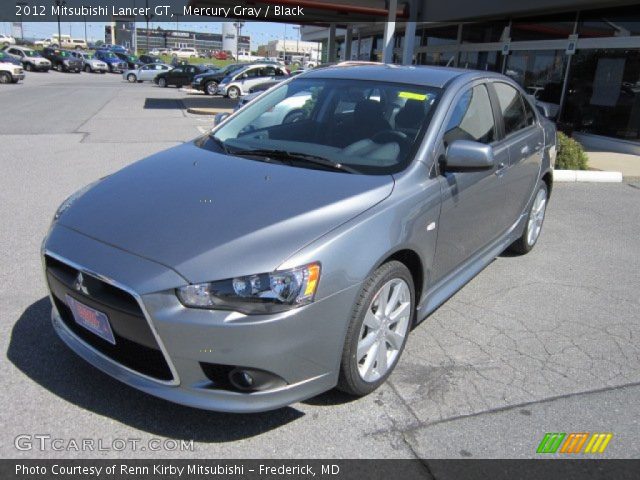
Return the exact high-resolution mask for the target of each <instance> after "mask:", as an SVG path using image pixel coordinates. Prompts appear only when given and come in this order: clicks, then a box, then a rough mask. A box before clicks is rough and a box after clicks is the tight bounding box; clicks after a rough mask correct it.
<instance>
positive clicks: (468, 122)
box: [443, 85, 496, 146]
mask: <svg viewBox="0 0 640 480" xmlns="http://www.w3.org/2000/svg"><path fill="white" fill-rule="evenodd" d="M495 139H496V125H495V121H494V118H493V111H492V109H491V101H490V100H489V92H487V87H486V86H484V85H476V86H475V87H473V88H471V89H469V90H467V91H466V92H464V93H463V94H462V96H461V97H460V98H459V99H458V101H457V102H456V104H455V105H454V106H453V108H452V115H451V118H450V119H449V122H448V124H447V128H446V130H445V133H444V138H443V140H444V143H445V146H447V145H449V144H450V143H451V142H453V141H454V140H471V141H474V142H480V143H487V144H488V143H491V142H493V141H494V140H495Z"/></svg>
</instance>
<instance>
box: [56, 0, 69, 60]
mask: <svg viewBox="0 0 640 480" xmlns="http://www.w3.org/2000/svg"><path fill="white" fill-rule="evenodd" d="M55 2H56V7H58V9H57V12H58V15H57V17H58V48H62V32H61V31H60V7H64V6H65V5H66V4H67V2H65V0H55Z"/></svg>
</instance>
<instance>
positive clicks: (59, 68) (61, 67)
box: [56, 63, 64, 72]
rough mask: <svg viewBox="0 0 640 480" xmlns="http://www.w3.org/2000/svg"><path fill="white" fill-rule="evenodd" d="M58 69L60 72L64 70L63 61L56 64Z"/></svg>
mask: <svg viewBox="0 0 640 480" xmlns="http://www.w3.org/2000/svg"><path fill="white" fill-rule="evenodd" d="M56 70H57V71H59V72H64V66H63V65H62V64H61V63H59V64H57V65H56Z"/></svg>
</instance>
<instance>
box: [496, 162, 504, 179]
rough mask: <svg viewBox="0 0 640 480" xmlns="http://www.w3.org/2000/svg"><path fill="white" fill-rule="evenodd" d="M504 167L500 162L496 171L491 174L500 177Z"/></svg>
mask: <svg viewBox="0 0 640 480" xmlns="http://www.w3.org/2000/svg"><path fill="white" fill-rule="evenodd" d="M505 166H506V165H505V164H504V162H500V163H499V164H498V168H497V169H496V171H495V172H493V173H495V174H496V175H497V176H498V177H501V176H502V175H504V167H505Z"/></svg>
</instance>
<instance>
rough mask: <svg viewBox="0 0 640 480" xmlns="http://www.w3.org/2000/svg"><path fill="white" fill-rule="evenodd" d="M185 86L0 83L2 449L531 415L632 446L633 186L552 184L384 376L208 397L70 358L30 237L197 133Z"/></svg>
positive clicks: (214, 444)
mask: <svg viewBox="0 0 640 480" xmlns="http://www.w3.org/2000/svg"><path fill="white" fill-rule="evenodd" d="M184 98H187V95H186V94H185V93H184V92H182V91H179V90H178V89H175V88H166V89H161V88H159V87H156V86H154V85H152V84H148V83H146V84H128V83H126V82H124V81H122V80H121V77H120V76H119V75H90V74H85V73H82V74H80V75H74V74H60V73H57V72H50V73H45V74H37V73H31V74H29V75H28V77H27V79H26V80H25V81H24V82H22V83H20V84H18V85H2V88H0V105H2V122H0V165H1V166H2V173H1V179H0V185H1V186H2V188H0V215H1V218H2V228H0V338H1V340H0V348H1V349H2V352H3V359H2V362H1V364H0V375H1V377H2V379H3V388H2V391H1V392H0V403H1V404H2V408H1V409H0V424H2V425H3V428H2V433H0V455H1V456H2V457H5V458H16V457H43V456H46V457H60V458H61V457H87V456H89V457H93V458H109V457H134V456H139V457H156V456H157V455H158V453H157V452H153V451H150V450H149V449H146V450H136V451H133V450H132V449H131V448H126V449H125V450H123V451H115V450H113V449H112V450H110V451H99V452H98V451H96V452H93V453H91V454H87V453H86V452H77V451H75V450H73V449H72V450H63V451H52V450H48V451H45V452H41V451H39V450H36V449H32V450H27V451H21V450H17V449H16V448H15V446H14V439H15V437H16V436H18V435H20V434H29V435H36V434H44V435H50V436H51V437H52V438H62V439H65V440H66V441H68V440H69V439H76V440H79V439H85V438H93V439H103V441H104V442H105V444H108V445H110V444H111V441H112V440H113V439H118V438H120V439H122V438H126V439H139V440H140V442H141V443H140V445H142V446H144V445H145V443H146V442H147V441H148V440H149V439H150V438H152V437H154V438H160V439H163V438H170V439H178V440H180V439H185V440H188V439H193V440H194V441H195V442H194V445H193V446H194V449H193V451H184V452H180V451H172V452H169V453H165V454H163V456H165V457H176V458H177V457H194V458H224V457H227V458H243V457H251V458H253V457H277V458H286V457H300V458H309V457H322V458H369V457H380V458H387V457H391V458H405V457H414V456H418V457H436V458H445V457H475V458H478V457H535V456H536V454H535V450H536V447H537V445H538V443H539V442H540V440H541V439H542V437H543V435H544V433H545V432H611V433H613V435H614V437H613V440H612V441H611V443H610V445H609V447H608V449H607V451H606V453H605V454H604V455H605V456H608V457H629V458H632V457H635V458H637V457H638V456H640V439H639V435H638V434H639V433H640V402H638V398H639V394H640V343H639V339H640V295H639V292H640V273H639V272H640V259H639V253H640V222H639V221H638V219H639V215H638V212H639V211H640V185H633V184H627V183H622V184H557V185H556V186H555V188H554V191H553V193H552V196H551V203H550V205H549V209H548V213H547V220H546V223H545V226H544V229H543V232H542V236H541V239H540V241H539V244H538V246H537V247H536V249H535V250H534V251H533V252H532V253H531V254H529V255H527V256H525V257H514V256H508V255H504V256H501V257H499V258H498V259H496V261H495V262H493V263H492V264H491V265H490V266H489V267H487V268H486V269H485V270H484V271H483V272H482V273H481V274H480V275H478V276H477V277H476V278H475V279H474V280H472V281H471V282H470V283H469V284H468V285H467V286H465V287H464V289H463V290H461V291H460V292H459V293H458V294H456V295H455V296H454V297H453V298H452V299H451V300H449V301H448V302H447V303H446V304H445V305H443V306H442V307H441V308H440V309H439V310H437V311H436V312H435V313H434V314H433V315H432V316H431V317H430V318H428V319H427V320H426V321H425V322H423V323H422V324H421V325H420V326H419V327H418V328H416V329H415V330H414V331H413V332H412V335H411V336H410V338H409V342H408V346H407V349H406V351H405V353H404V356H403V359H402V361H401V362H400V364H399V366H398V368H397V369H396V372H395V373H394V375H393V376H392V378H391V381H390V382H388V383H387V384H386V385H384V386H383V387H382V388H381V389H380V390H379V391H377V392H375V393H374V394H372V395H370V396H369V397H367V398H364V399H359V400H352V399H350V398H348V397H345V396H344V395H342V394H340V393H337V392H329V393H327V394H324V395H321V396H319V397H317V398H313V399H310V400H308V401H306V402H302V403H298V404H294V405H292V406H290V407H288V408H284V409H281V410H278V411H275V412H267V413H263V414H254V415H229V414H218V413H214V412H205V411H198V410H194V409H191V408H187V407H182V406H178V405H174V404H171V403H168V402H165V401H163V400H159V399H155V398H153V397H150V396H147V395H145V394H142V393H139V392H138V391H136V390H133V389H131V388H129V387H127V386H125V385H123V384H120V383H119V382H117V381H116V380H113V379H111V378H110V377H108V376H106V375H104V374H102V373H101V372H99V371H98V370H96V369H95V368H93V367H91V366H90V365H88V364H86V363H84V362H83V361H82V360H80V359H79V358H78V357H76V356H75V355H74V354H73V353H72V352H71V351H69V350H68V349H67V348H66V347H65V346H64V345H63V344H62V342H61V341H60V340H58V339H57V337H56V335H55V334H54V332H53V329H52V327H51V326H50V322H49V309H50V304H49V300H48V297H47V293H46V289H45V283H44V278H43V275H42V272H41V266H40V258H39V248H40V242H41V240H42V238H43V237H44V235H45V234H46V231H47V228H48V226H49V223H50V220H51V217H52V215H53V213H54V211H55V209H56V207H57V206H58V204H59V203H60V202H61V201H62V200H63V199H64V198H65V197H67V196H68V195H69V194H71V193H72V192H73V191H75V190H76V189H78V188H80V187H81V186H83V185H85V184H87V183H89V182H91V181H92V180H94V179H96V178H98V177H101V176H104V175H106V174H108V173H110V172H113V171H115V170H117V169H119V168H121V167H123V166H125V165H127V164H129V163H131V162H133V161H135V160H137V159H139V158H142V157H143V156H145V155H148V154H151V153H153V152H156V151H159V150H163V149H165V148H168V147H170V146H173V145H176V144H177V143H179V142H183V141H187V140H189V139H191V138H193V137H195V136H196V135H199V134H200V133H202V132H204V131H205V130H206V128H207V126H208V125H209V123H210V118H209V117H199V116H193V115H190V114H188V113H186V110H185V108H184V107H185V102H183V101H182V99H184ZM212 101H213V102H218V104H220V105H221V104H222V103H221V100H211V99H209V98H205V97H188V98H187V100H186V103H189V102H200V103H202V102H212ZM226 106H228V105H226Z"/></svg>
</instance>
